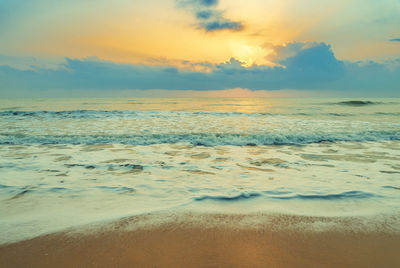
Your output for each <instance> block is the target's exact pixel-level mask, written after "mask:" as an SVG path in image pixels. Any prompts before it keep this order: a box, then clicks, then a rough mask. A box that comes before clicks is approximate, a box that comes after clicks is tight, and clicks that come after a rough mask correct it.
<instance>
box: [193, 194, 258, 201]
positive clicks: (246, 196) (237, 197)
mask: <svg viewBox="0 0 400 268" xmlns="http://www.w3.org/2000/svg"><path fill="white" fill-rule="evenodd" d="M259 196H261V194H260V193H241V194H239V195H234V196H224V195H220V196H212V195H204V196H200V197H195V198H194V200H195V201H204V200H215V201H240V200H244V199H251V198H255V197H259Z"/></svg>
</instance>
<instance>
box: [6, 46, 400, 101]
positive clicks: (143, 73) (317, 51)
mask: <svg viewBox="0 0 400 268" xmlns="http://www.w3.org/2000/svg"><path fill="white" fill-rule="evenodd" d="M288 47H289V48H291V52H290V53H289V54H288V53H287V51H285V49H286V48H288ZM277 51H278V52H277V53H276V54H277V56H276V57H277V58H276V62H277V65H276V66H274V67H270V66H263V65H254V66H252V67H249V68H246V67H244V66H243V64H242V63H241V62H240V61H238V60H236V59H234V58H232V59H230V60H229V61H227V62H224V63H220V64H209V63H201V65H207V66H208V68H209V70H208V71H206V72H204V71H196V70H193V69H191V70H187V69H178V68H176V67H174V66H150V65H141V64H118V63H114V62H110V61H103V60H99V59H97V58H87V59H70V58H66V59H65V62H64V63H63V64H61V65H60V66H59V68H58V69H52V68H51V69H50V68H45V67H43V66H40V67H36V68H33V69H32V68H31V69H26V70H20V69H16V68H13V67H10V66H6V65H3V66H0V95H5V94H6V93H7V92H11V91H16V92H17V91H18V90H31V91H35V92H39V93H40V92H41V91H42V90H60V89H61V90H81V91H82V92H84V91H88V90H92V91H98V92H100V91H103V92H106V91H112V90H128V89H141V90H149V89H164V90H197V91H199V90H200V91H210V90H223V89H232V88H248V89H249V90H282V89H293V90H307V91H308V90H314V91H319V92H321V91H328V90H335V91H342V92H365V93H368V92H369V93H371V92H376V93H377V94H378V95H379V94H380V93H383V92H386V93H389V95H390V94H392V95H396V94H397V95H399V93H400V87H399V85H400V59H396V60H392V61H391V62H385V63H378V62H374V61H366V62H350V61H341V60H338V59H337V58H336V57H335V55H334V53H333V51H332V48H331V47H330V45H328V44H325V43H293V44H288V45H286V46H282V47H277Z"/></svg>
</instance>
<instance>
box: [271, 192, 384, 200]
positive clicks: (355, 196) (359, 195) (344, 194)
mask: <svg viewBox="0 0 400 268" xmlns="http://www.w3.org/2000/svg"><path fill="white" fill-rule="evenodd" d="M372 197H379V196H378V195H376V194H372V193H368V192H363V191H348V192H342V193H339V194H310V195H304V194H295V195H289V196H273V197H272V198H274V199H287V200H290V199H302V200H338V199H349V198H350V199H364V198H372Z"/></svg>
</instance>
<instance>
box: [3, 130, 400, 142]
mask: <svg viewBox="0 0 400 268" xmlns="http://www.w3.org/2000/svg"><path fill="white" fill-rule="evenodd" d="M387 140H400V132H399V131H397V130H393V131H363V132H348V133H310V134H307V133H293V134H283V133H282V134H280V133H265V134H236V133H188V134H143V135H142V134H137V135H37V136H36V135H27V134H8V133H0V144H9V145H18V144H132V145H152V144H166V143H168V144H175V143H189V144H192V145H196V146H218V145H233V146H259V145H302V144H311V143H321V142H340V141H355V142H363V141H387Z"/></svg>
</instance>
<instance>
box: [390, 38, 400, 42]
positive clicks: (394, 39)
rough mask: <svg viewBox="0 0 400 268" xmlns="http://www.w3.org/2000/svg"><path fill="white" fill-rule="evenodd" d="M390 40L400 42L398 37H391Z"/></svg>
mask: <svg viewBox="0 0 400 268" xmlns="http://www.w3.org/2000/svg"><path fill="white" fill-rule="evenodd" d="M389 41H390V42H400V38H393V39H390V40H389Z"/></svg>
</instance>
